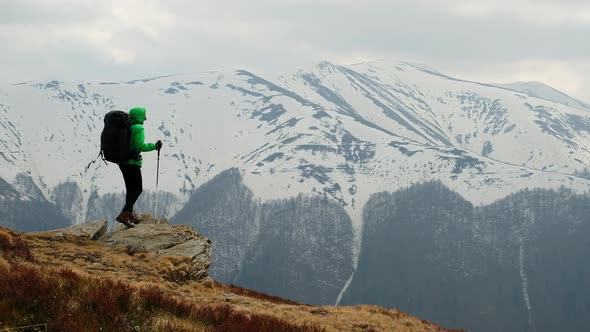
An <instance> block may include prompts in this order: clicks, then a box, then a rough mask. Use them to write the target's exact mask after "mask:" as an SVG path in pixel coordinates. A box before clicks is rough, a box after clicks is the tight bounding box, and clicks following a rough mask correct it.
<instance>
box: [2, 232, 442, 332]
mask: <svg viewBox="0 0 590 332" xmlns="http://www.w3.org/2000/svg"><path fill="white" fill-rule="evenodd" d="M184 263H185V261H184V260H183V259H178V258H174V259H171V258H161V259H156V258H155V257H153V256H152V254H149V253H133V254H132V255H131V254H130V253H128V248H113V247H108V246H104V245H101V244H99V243H96V242H94V241H89V240H82V239H79V238H73V237H67V236H55V235H47V234H45V235H44V234H36V235H32V234H20V233H17V232H13V231H10V230H8V229H4V228H0V280H2V282H0V331H3V330H4V329H7V328H10V327H17V326H24V325H31V324H39V323H46V324H47V326H48V328H49V330H50V331H98V330H102V331H137V330H140V331H170V332H172V331H175V332H176V331H262V332H265V331H268V332H270V331H279V332H280V331H285V332H290V331H310V332H316V331H450V330H445V329H443V328H440V327H438V326H435V325H432V324H430V323H428V322H425V321H421V320H418V319H416V318H414V317H411V316H409V315H407V314H404V313H402V312H400V311H397V310H392V309H385V308H380V307H376V306H355V307H331V306H324V307H317V306H310V305H304V304H299V303H296V302H293V301H287V300H284V299H280V298H278V297H274V296H269V295H266V294H262V293H259V292H256V291H252V290H247V289H243V288H240V287H237V286H233V285H224V284H221V283H218V282H215V281H212V280H208V281H205V282H194V281H189V280H186V279H185V278H184V277H183V276H182V275H171V274H170V271H172V270H171V269H169V267H170V266H178V265H181V264H184Z"/></svg>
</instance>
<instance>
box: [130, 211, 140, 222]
mask: <svg viewBox="0 0 590 332" xmlns="http://www.w3.org/2000/svg"><path fill="white" fill-rule="evenodd" d="M129 222H131V223H134V224H139V223H140V222H141V218H140V217H139V215H138V214H137V213H135V212H131V213H130V214H129Z"/></svg>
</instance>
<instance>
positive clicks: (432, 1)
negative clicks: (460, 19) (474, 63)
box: [423, 0, 590, 25]
mask: <svg viewBox="0 0 590 332" xmlns="http://www.w3.org/2000/svg"><path fill="white" fill-rule="evenodd" d="M423 3H425V4H428V5H431V6H436V7H438V8H441V9H443V10H448V11H450V12H451V13H454V14H456V15H464V16H489V15H502V16H508V17H514V18H516V19H519V20H522V21H524V22H529V23H534V24H550V25H554V24H562V23H578V24H590V3H589V2H588V1H575V0H574V1H563V0H562V1H555V0H494V1H490V0H447V1H445V2H442V1H436V0H424V1H423Z"/></svg>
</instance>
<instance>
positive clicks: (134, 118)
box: [116, 107, 162, 228]
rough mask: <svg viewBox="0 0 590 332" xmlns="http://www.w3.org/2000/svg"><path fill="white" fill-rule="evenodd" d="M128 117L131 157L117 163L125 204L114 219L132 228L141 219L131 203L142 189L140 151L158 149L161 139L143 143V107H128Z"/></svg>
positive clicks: (160, 145) (160, 146)
mask: <svg viewBox="0 0 590 332" xmlns="http://www.w3.org/2000/svg"><path fill="white" fill-rule="evenodd" d="M129 119H130V121H131V141H130V148H131V151H132V157H131V159H129V160H127V161H126V162H122V163H119V164H118V165H119V169H121V173H123V179H124V180H125V190H126V196H125V206H124V207H123V210H122V211H121V213H120V214H119V215H118V216H117V218H116V220H117V221H118V222H120V223H122V224H123V225H125V226H127V227H129V228H132V227H134V223H135V224H136V223H139V222H140V221H141V220H140V218H139V217H138V215H137V214H135V213H134V212H133V205H134V204H135V201H137V198H138V197H139V195H141V192H142V190H143V188H142V181H141V165H142V162H141V152H148V151H154V150H158V151H160V149H161V148H162V141H160V140H158V141H157V142H156V143H145V133H144V130H143V123H144V122H145V120H147V117H146V116H145V108H141V107H135V108H132V109H130V110H129Z"/></svg>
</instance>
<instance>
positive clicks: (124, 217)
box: [115, 211, 135, 228]
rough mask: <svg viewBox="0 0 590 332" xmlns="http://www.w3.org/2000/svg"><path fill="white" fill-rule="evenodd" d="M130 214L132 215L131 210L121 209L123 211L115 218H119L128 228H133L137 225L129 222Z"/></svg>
mask: <svg viewBox="0 0 590 332" xmlns="http://www.w3.org/2000/svg"><path fill="white" fill-rule="evenodd" d="M130 215H131V212H127V211H121V213H119V215H118V216H117V218H115V220H117V221H118V222H120V223H121V224H123V225H125V226H127V228H133V227H135V225H133V224H132V223H131V222H129V220H130V218H129V217H130Z"/></svg>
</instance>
